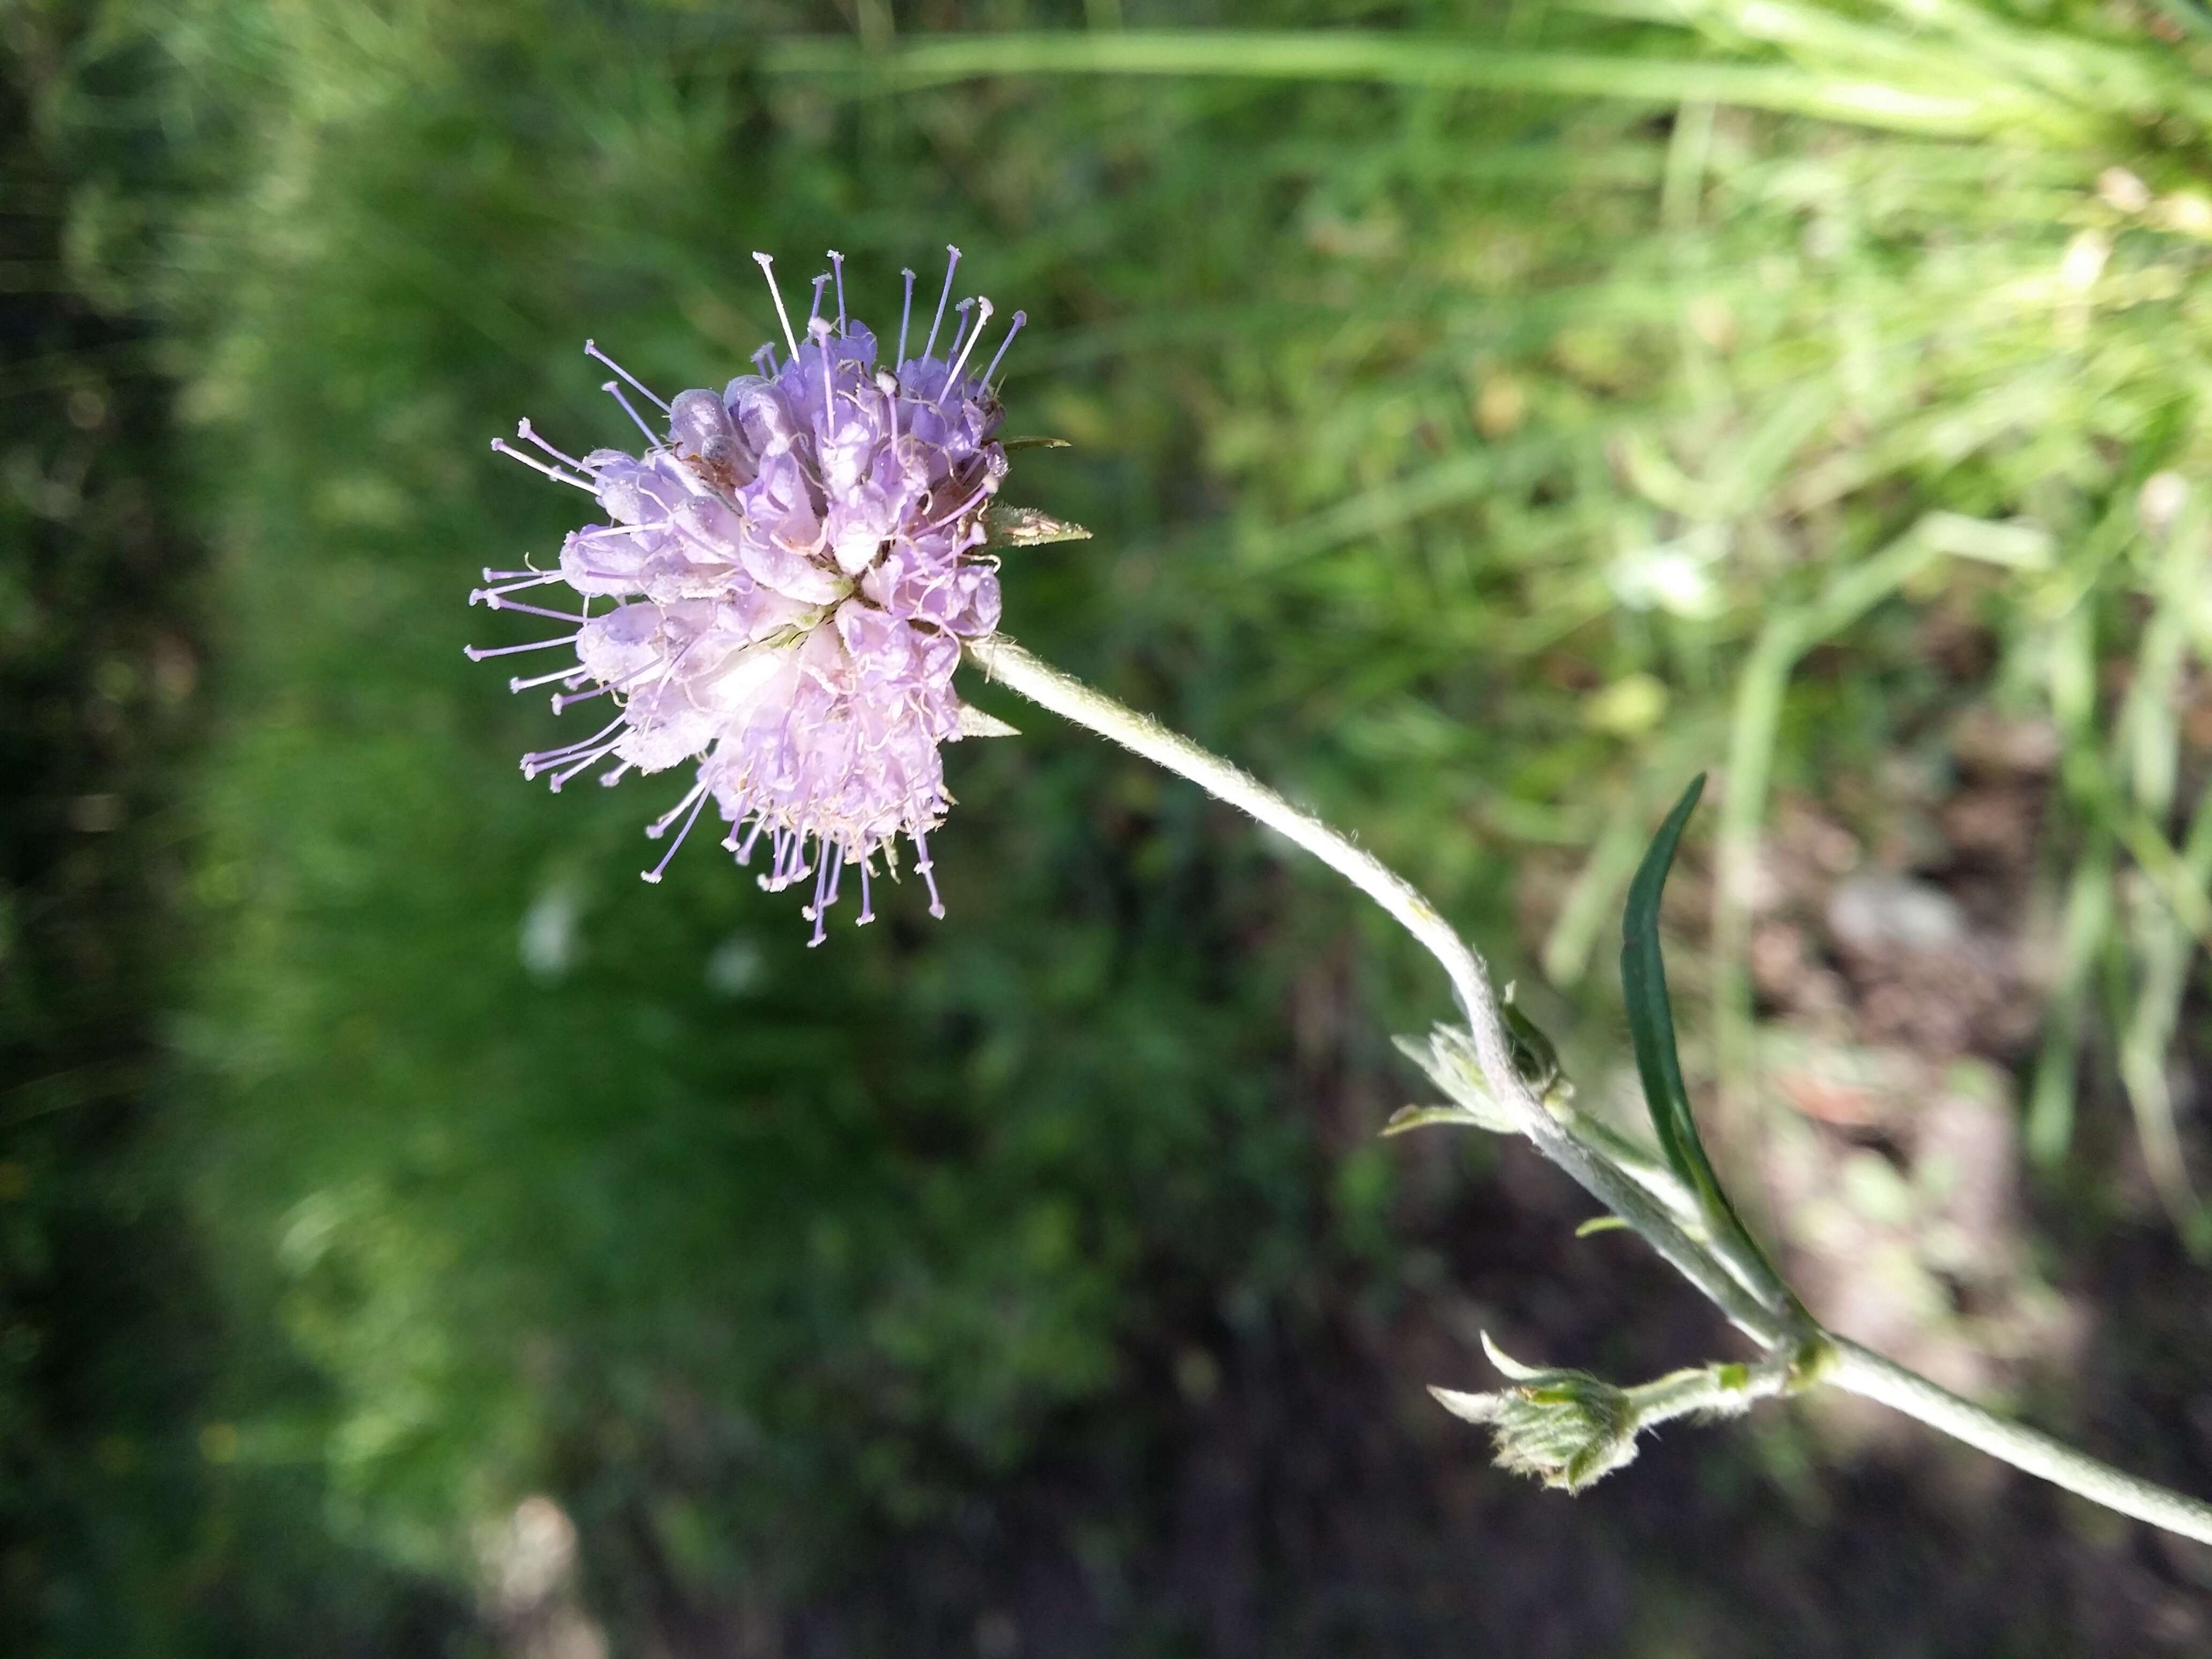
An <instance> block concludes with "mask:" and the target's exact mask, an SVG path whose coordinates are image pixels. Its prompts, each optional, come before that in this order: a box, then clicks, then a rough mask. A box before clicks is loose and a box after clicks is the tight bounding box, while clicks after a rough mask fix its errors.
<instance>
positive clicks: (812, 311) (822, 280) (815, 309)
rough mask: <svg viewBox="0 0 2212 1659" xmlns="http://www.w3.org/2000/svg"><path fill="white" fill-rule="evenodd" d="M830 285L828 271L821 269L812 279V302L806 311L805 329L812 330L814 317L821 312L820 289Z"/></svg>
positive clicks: (810, 331) (809, 331)
mask: <svg viewBox="0 0 2212 1659" xmlns="http://www.w3.org/2000/svg"><path fill="white" fill-rule="evenodd" d="M827 287H829V272H828V271H826V270H825V271H823V273H822V274H821V275H820V276H817V277H816V278H815V279H814V303H813V305H812V306H811V307H808V309H807V313H806V331H807V332H808V333H809V334H811V333H812V332H814V319H816V318H817V317H819V316H820V315H821V314H822V290H823V289H825V288H827Z"/></svg>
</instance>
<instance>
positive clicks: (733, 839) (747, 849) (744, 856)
mask: <svg viewBox="0 0 2212 1659" xmlns="http://www.w3.org/2000/svg"><path fill="white" fill-rule="evenodd" d="M767 826H768V820H767V819H766V818H763V817H755V818H754V819H753V827H752V829H750V831H749V832H748V833H747V834H746V836H745V839H744V845H743V846H739V845H738V826H737V825H736V824H734V823H733V824H732V825H731V826H730V837H729V839H728V840H727V841H726V842H723V843H722V845H723V846H725V847H726V848H729V849H730V850H731V851H732V853H735V854H737V855H738V863H739V864H750V863H751V862H752V858H753V843H754V842H757V841H758V840H759V839H760V838H761V831H762V830H763V829H765V828H767Z"/></svg>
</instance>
